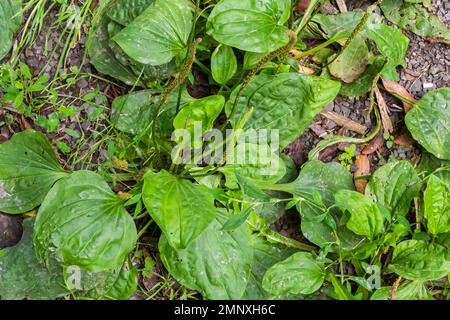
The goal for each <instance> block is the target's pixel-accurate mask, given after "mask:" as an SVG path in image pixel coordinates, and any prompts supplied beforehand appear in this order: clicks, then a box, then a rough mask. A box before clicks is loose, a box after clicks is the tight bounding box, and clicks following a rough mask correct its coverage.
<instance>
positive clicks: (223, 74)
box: [211, 45, 237, 85]
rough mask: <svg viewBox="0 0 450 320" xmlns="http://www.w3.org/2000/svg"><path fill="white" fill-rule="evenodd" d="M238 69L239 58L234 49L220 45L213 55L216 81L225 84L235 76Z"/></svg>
mask: <svg viewBox="0 0 450 320" xmlns="http://www.w3.org/2000/svg"><path fill="white" fill-rule="evenodd" d="M236 71H237V59H236V56H235V55H234V52H233V49H232V48H231V47H229V46H227V45H219V46H218V47H217V48H216V50H214V52H213V54H212V56H211V73H212V76H213V79H214V81H216V82H217V83H218V84H221V85H224V84H227V82H228V81H230V80H231V78H233V76H234V74H235V73H236Z"/></svg>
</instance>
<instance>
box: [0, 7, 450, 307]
mask: <svg viewBox="0 0 450 320" xmlns="http://www.w3.org/2000/svg"><path fill="white" fill-rule="evenodd" d="M25 2H26V3H27V4H24V5H23V7H22V1H20V0H2V1H1V2H0V57H1V58H4V57H7V59H5V63H4V65H3V66H2V69H1V78H0V85H1V90H2V95H1V98H0V99H1V101H2V102H1V103H2V107H5V108H6V107H7V108H8V109H7V110H10V109H12V110H14V112H15V113H16V114H19V115H21V116H22V117H28V118H30V119H33V120H34V123H35V125H36V127H35V129H37V128H40V129H39V130H35V129H32V128H31V126H30V127H29V128H27V129H26V130H24V131H22V132H17V133H15V134H14V135H12V137H11V139H9V140H8V141H5V142H3V143H2V144H0V212H3V213H6V214H8V215H14V216H21V217H23V218H24V220H23V236H22V239H21V241H20V242H19V243H18V244H17V245H15V246H12V247H9V248H5V249H0V298H1V299H55V298H61V297H65V298H67V299H70V298H75V299H99V298H103V299H105V298H106V299H128V298H130V297H132V296H133V295H135V294H136V292H141V295H142V294H143V295H144V298H149V299H150V298H154V297H155V296H156V295H158V294H159V292H160V291H161V290H163V289H164V290H165V291H166V295H165V298H171V299H191V298H195V299H198V298H202V299H255V300H265V299H300V300H303V299H324V298H326V299H339V300H362V299H373V300H377V299H383V300H385V299H448V298H449V297H450V292H449V288H450V286H449V281H448V275H449V273H450V251H449V247H450V242H449V241H450V171H449V170H450V88H445V87H444V88H438V89H437V90H434V91H430V92H429V93H427V94H425V95H424V96H423V97H421V98H420V99H419V100H415V99H414V98H413V97H412V96H411V95H409V94H407V92H406V93H405V91H406V90H404V88H402V87H401V86H400V85H399V84H397V81H398V74H397V68H398V67H401V66H405V54H406V50H407V48H408V44H409V40H408V38H407V37H406V36H405V35H404V34H403V32H402V30H403V29H406V30H409V31H410V32H414V33H416V34H417V35H420V36H423V37H430V38H434V39H435V41H439V42H442V43H448V42H449V41H450V31H449V29H448V28H446V26H445V25H444V24H443V23H442V22H441V21H439V19H438V18H437V17H435V16H432V15H431V14H430V13H429V11H428V10H427V9H429V2H428V1H426V0H424V1H409V0H402V1H397V0H384V1H382V0H378V1H374V2H373V3H371V5H370V6H368V7H367V9H366V11H365V12H362V11H359V12H356V11H355V12H344V13H338V14H335V15H325V14H322V13H321V12H320V11H321V9H322V8H323V7H324V6H325V5H326V4H327V3H328V1H320V0H311V1H306V3H307V6H305V8H304V9H303V10H300V9H298V7H299V6H298V5H297V4H296V3H293V1H291V0H220V1H219V0H217V1H216V0H202V1H200V0H195V1H191V0H109V1H101V2H100V3H99V4H96V5H95V6H94V5H93V3H96V2H95V1H85V2H83V1H80V2H81V3H82V5H81V6H79V7H77V8H79V9H78V10H77V11H76V13H77V15H78V18H79V19H81V21H84V20H86V19H88V18H87V17H88V16H89V17H91V18H90V19H91V21H90V28H89V31H88V40H87V44H86V54H87V56H88V58H89V61H90V63H91V64H92V65H93V66H94V67H95V69H96V70H97V71H98V72H99V73H100V74H102V75H101V76H97V77H99V78H105V77H106V78H107V79H111V80H106V79H105V81H110V82H112V83H113V82H117V83H121V84H120V86H122V88H126V92H124V94H123V95H120V96H117V97H115V98H114V99H113V101H110V102H111V113H110V114H109V118H105V119H102V121H103V122H104V123H107V124H108V126H107V129H105V130H103V131H100V130H99V131H97V130H93V131H94V132H95V139H97V140H96V141H97V142H96V143H95V144H93V145H92V147H91V148H92V149H94V150H92V152H91V153H88V155H87V156H81V155H79V154H78V152H79V150H77V151H74V150H72V149H70V148H69V147H68V146H67V145H65V144H64V143H61V142H60V143H59V144H56V145H55V146H56V148H53V146H52V141H49V139H48V138H47V137H46V135H45V134H44V133H45V132H52V131H54V130H55V128H57V127H58V125H59V121H62V119H64V118H67V117H72V116H74V114H75V112H76V108H75V107H73V106H72V107H70V108H68V107H66V104H65V103H66V101H67V100H64V99H63V100H61V96H60V95H59V93H58V90H59V89H58V88H61V87H58V82H57V81H59V80H61V79H59V78H58V77H57V76H55V79H54V80H51V79H50V78H49V77H47V76H44V75H41V76H39V77H37V78H36V77H34V76H33V75H32V74H31V72H30V70H29V68H28V66H27V65H26V63H25V62H23V61H19V60H20V59H19V58H20V52H21V51H22V50H23V49H24V48H26V47H27V46H28V45H30V44H31V43H33V41H34V39H35V37H36V35H37V34H39V32H41V30H42V28H43V25H42V21H41V22H39V18H38V17H43V15H45V12H46V10H47V9H48V8H49V7H50V9H51V8H58V7H60V8H62V9H61V11H60V12H65V11H67V9H66V8H68V7H69V6H70V5H73V4H74V3H75V2H76V1H68V0H67V1H64V0H57V1H56V0H53V1H50V0H46V1H39V0H33V1H25ZM301 2H302V1H301ZM303 2H305V1H303ZM378 7H379V8H380V9H381V11H377V10H376V9H377V8H378ZM80 8H81V9H80ZM50 9H48V10H50ZM30 10H31V12H32V13H30ZM39 12H41V15H39ZM376 12H379V13H376ZM380 13H382V14H380ZM23 16H25V17H26V18H22V17H23ZM42 19H43V18H42ZM58 21H59V23H61V24H62V25H64V23H67V21H72V20H71V19H70V18H68V17H64V16H63V15H59V20H58ZM22 22H23V23H22ZM24 23H25V26H24ZM81 25H82V24H81ZM21 26H22V28H21V29H20V27H21ZM19 29H20V30H19ZM82 30H83V28H82V27H80V26H78V25H77V26H75V27H72V28H68V29H65V30H64V31H62V32H63V33H62V34H64V35H65V36H64V37H63V38H62V39H67V46H65V49H66V51H65V54H63V55H61V59H60V63H59V64H58V67H59V68H65V65H66V62H67V61H66V59H67V57H68V54H69V51H70V50H71V47H72V44H71V41H76V39H77V38H78V37H79V33H80V32H83V31H82ZM311 43H312V44H313V45H311ZM13 47H14V48H13ZM11 51H12V52H11ZM10 52H11V54H9V53H10ZM65 70H66V69H65ZM199 73H200V74H203V75H206V77H207V78H208V81H209V83H208V84H209V87H210V92H211V93H210V94H209V95H204V96H202V97H193V95H192V94H191V92H192V88H193V87H195V85H196V83H197V82H198V80H197V75H198V74H199ZM80 76H83V72H82V71H81V68H80V69H77V68H75V69H72V70H66V72H65V73H64V77H65V78H64V79H65V80H68V86H70V85H71V81H72V83H73V82H74V81H76V80H75V79H77V77H80ZM84 76H86V75H84ZM88 76H89V75H88ZM402 89H403V90H402ZM380 91H383V92H385V93H390V94H392V95H393V96H394V97H395V98H397V99H399V100H400V101H401V102H403V105H404V112H406V116H405V119H404V124H405V125H406V127H407V129H408V131H409V132H410V134H411V136H412V138H413V139H414V141H415V142H416V143H417V145H419V146H420V148H421V150H422V153H421V157H420V160H417V161H415V162H413V161H410V160H409V159H396V158H395V157H393V156H392V157H391V158H390V159H388V161H386V162H385V163H384V164H382V165H380V166H379V167H378V168H377V169H376V170H375V171H374V172H372V173H371V172H370V171H369V172H365V173H364V172H363V173H362V174H360V175H359V176H356V175H355V176H353V175H352V173H351V172H350V167H351V166H352V164H353V161H354V159H355V158H358V159H359V157H360V156H359V155H355V152H356V146H357V145H358V146H361V145H367V144H368V143H370V142H371V141H373V140H374V139H376V137H378V136H380V135H381V136H383V133H384V140H385V141H383V142H386V144H389V143H390V144H391V146H392V137H391V135H390V134H391V133H392V131H393V128H392V123H390V120H389V114H388V113H387V110H386V108H387V107H386V103H385V102H384V100H383V97H382V95H381V92H380ZM338 95H339V96H346V97H359V96H367V97H368V99H369V101H370V107H369V109H368V111H367V115H366V117H367V119H371V120H372V121H373V123H374V125H373V127H372V128H371V130H370V131H369V130H364V129H363V130H362V132H359V135H352V136H340V135H329V136H328V137H326V138H325V139H323V140H322V141H320V142H319V143H318V144H317V145H316V146H314V148H313V149H312V150H311V151H310V152H309V155H308V161H307V162H305V163H304V164H303V165H302V166H301V168H300V169H298V168H297V167H296V165H295V164H294V162H293V161H292V160H291V159H290V158H289V157H287V156H286V155H284V154H282V153H281V151H282V150H284V149H285V148H286V147H288V146H289V145H290V144H291V143H292V142H294V141H295V140H296V139H297V138H298V137H299V136H301V135H302V134H303V133H304V131H305V130H306V129H307V128H308V127H309V126H310V125H311V124H312V123H313V121H314V119H315V117H316V116H317V115H319V114H320V113H321V112H323V110H324V108H325V107H326V106H327V105H328V104H329V103H331V102H333V101H334V100H335V99H336V97H337V96H338ZM380 96H381V98H380ZM102 99H103V100H104V99H106V97H105V96H102V95H101V94H100V93H99V92H93V93H92V94H91V95H90V96H84V97H82V98H81V100H83V101H84V102H86V103H89V104H90V105H91V106H92V107H93V108H94V110H95V111H94V112H97V111H98V113H95V114H94V116H93V117H95V116H96V115H98V114H100V113H101V112H103V110H102V109H101V108H100V107H99V106H98V103H96V102H94V101H95V100H102ZM48 104H51V105H53V106H55V110H58V112H56V113H53V114H52V115H49V116H36V112H37V110H40V109H41V108H42V107H43V106H44V105H48ZM56 108H58V109H56ZM8 125H9V124H8V123H7V121H6V122H3V123H1V124H0V126H5V127H6V126H8ZM231 129H233V130H231ZM366 129H367V128H366ZM264 130H265V131H264ZM41 131H42V132H44V133H42V132H41ZM261 131H262V132H268V133H269V137H268V138H267V137H265V138H264V139H262V138H261V137H257V136H255V135H254V133H255V132H261ZM360 131H361V130H360ZM273 132H275V133H276V134H275V135H272V134H271V133H273ZM66 133H67V134H69V135H71V134H72V135H74V136H75V135H77V133H76V132H74V130H72V131H70V130H68V131H67V132H66ZM225 133H228V134H227V135H226V134H225ZM186 135H187V137H186ZM219 135H222V136H223V137H224V138H223V139H219V138H218V136H219ZM211 137H213V138H211ZM342 143H346V144H347V148H346V151H345V153H343V154H341V155H340V156H339V161H340V163H338V162H323V161H321V160H320V159H319V158H320V154H321V152H323V151H324V150H326V149H327V148H329V147H330V146H333V145H336V144H342ZM100 145H107V148H108V150H107V151H108V152H107V153H108V155H107V160H106V161H105V162H103V163H100V161H98V163H95V158H93V154H94V152H95V149H96V148H97V147H99V146H100ZM224 147H226V148H224ZM55 151H58V152H55ZM219 151H223V152H219ZM58 153H59V154H63V155H64V159H66V160H65V161H64V162H62V161H61V157H60V156H59V154H58ZM255 157H258V159H259V160H261V159H262V160H264V161H256V162H255V161H254V158H255ZM238 158H239V159H238ZM241 160H242V161H241ZM116 186H120V188H119V190H120V191H117V190H118V189H117V188H116ZM288 211H290V212H292V211H297V212H298V215H299V217H300V230H299V236H298V237H288V236H285V235H282V234H280V233H278V232H276V231H275V230H274V229H273V228H271V225H272V224H273V223H274V222H275V221H277V220H279V219H280V218H282V217H283V216H284V215H285V214H286V212H288ZM149 234H151V237H153V238H154V237H157V238H159V239H158V244H157V249H158V250H157V254H154V255H153V256H152V255H149V254H148V247H149V246H152V244H151V243H150V242H147V241H146V240H145V239H148V238H146V235H149ZM153 247H154V248H156V245H154V246H153ZM144 253H145V254H144ZM137 261H140V262H142V261H144V263H137ZM163 267H164V268H163ZM350 269H351V270H352V272H349V271H348V270H350ZM157 270H158V277H159V279H160V281H161V282H165V284H163V285H159V287H158V286H157V287H155V288H153V290H149V289H148V288H147V289H142V278H143V277H144V278H150V277H152V276H155V274H156V272H157ZM172 278H173V279H175V280H176V282H177V283H178V284H177V285H176V286H175V285H174V282H172V280H171V279H172ZM164 286H165V287H164ZM168 288H169V289H168ZM142 291H144V293H142ZM155 292H156V293H155ZM167 292H169V293H167ZM158 297H160V296H158Z"/></svg>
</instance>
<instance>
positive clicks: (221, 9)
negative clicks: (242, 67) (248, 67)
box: [207, 0, 291, 53]
mask: <svg viewBox="0 0 450 320" xmlns="http://www.w3.org/2000/svg"><path fill="white" fill-rule="evenodd" d="M290 13H291V0H247V1H242V0H222V1H220V2H219V3H218V4H217V5H216V6H215V7H214V9H213V10H212V12H211V14H210V15H209V18H208V23H207V30H208V31H207V32H208V34H209V35H211V36H212V37H213V38H214V39H216V40H217V41H218V42H220V43H223V44H226V45H228V46H231V47H235V48H238V49H241V50H244V51H251V52H259V53H263V52H264V53H266V52H271V51H275V50H276V49H278V48H280V47H282V46H284V45H286V44H287V43H288V41H289V40H288V37H287V36H286V34H285V32H286V31H287V30H288V29H287V27H285V26H284V23H286V22H287V21H288V19H289V16H290Z"/></svg>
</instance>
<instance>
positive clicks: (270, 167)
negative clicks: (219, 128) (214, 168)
mask: <svg viewBox="0 0 450 320" xmlns="http://www.w3.org/2000/svg"><path fill="white" fill-rule="evenodd" d="M277 152H278V151H277V150H275V152H274V151H272V150H271V148H270V147H269V146H267V145H263V144H261V145H259V144H254V143H241V144H238V145H236V146H235V148H234V149H232V150H230V152H228V153H227V155H226V156H227V158H226V161H227V163H226V164H225V165H224V166H223V167H221V168H219V169H218V171H220V172H222V173H223V174H224V176H225V178H226V184H225V185H226V186H227V187H228V188H230V189H236V188H237V187H238V185H237V183H238V181H237V178H236V175H237V174H239V175H241V176H243V177H246V178H248V179H250V180H252V181H253V182H255V183H257V182H266V183H276V182H278V181H279V180H280V179H281V178H283V176H284V175H285V173H286V166H285V164H284V161H283V160H282V159H281V158H280V156H279V155H278V154H277ZM249 196H250V195H249Z"/></svg>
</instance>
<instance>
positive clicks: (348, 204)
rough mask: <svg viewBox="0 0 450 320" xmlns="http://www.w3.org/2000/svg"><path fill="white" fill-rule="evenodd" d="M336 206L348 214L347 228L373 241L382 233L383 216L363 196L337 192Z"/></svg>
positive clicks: (357, 193) (344, 191)
mask: <svg viewBox="0 0 450 320" xmlns="http://www.w3.org/2000/svg"><path fill="white" fill-rule="evenodd" d="M334 198H335V199H336V205H337V206H338V207H340V208H341V209H342V210H347V211H348V212H349V213H350V219H349V220H348V222H347V228H349V229H350V230H352V231H353V232H354V233H356V234H359V235H361V236H365V237H367V238H369V240H373V239H374V238H375V237H377V236H378V235H380V234H381V233H382V232H383V231H384V226H383V223H384V216H383V214H382V213H381V212H380V209H379V208H378V206H377V205H376V204H375V203H374V202H372V201H371V200H370V198H368V197H366V196H365V195H363V194H361V193H359V192H356V191H351V190H339V191H338V192H337V193H336V194H335V196H334Z"/></svg>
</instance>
